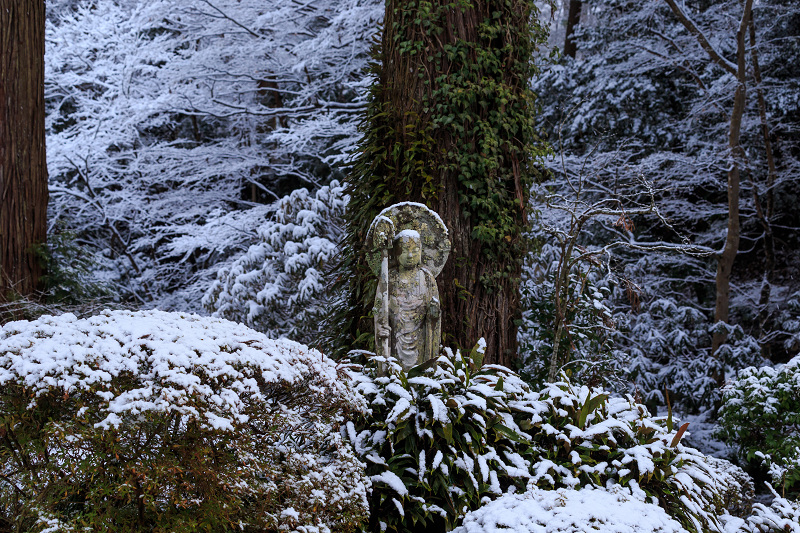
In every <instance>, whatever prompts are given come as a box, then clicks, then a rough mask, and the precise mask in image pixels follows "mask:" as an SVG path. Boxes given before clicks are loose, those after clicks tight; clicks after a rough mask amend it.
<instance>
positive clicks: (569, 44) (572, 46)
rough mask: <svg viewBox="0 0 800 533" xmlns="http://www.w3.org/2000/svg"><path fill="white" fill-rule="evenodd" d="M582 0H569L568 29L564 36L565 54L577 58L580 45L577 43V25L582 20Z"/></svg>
mask: <svg viewBox="0 0 800 533" xmlns="http://www.w3.org/2000/svg"><path fill="white" fill-rule="evenodd" d="M582 7H583V2H581V0H569V12H568V13H567V31H566V34H565V36H564V55H565V56H569V57H571V58H575V55H576V54H577V53H578V46H577V44H576V43H575V27H576V26H577V25H578V24H580V22H581V9H582Z"/></svg>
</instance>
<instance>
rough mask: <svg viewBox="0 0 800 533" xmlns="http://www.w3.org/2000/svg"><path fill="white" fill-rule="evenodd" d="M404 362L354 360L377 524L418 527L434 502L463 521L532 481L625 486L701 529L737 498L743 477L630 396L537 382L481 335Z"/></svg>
mask: <svg viewBox="0 0 800 533" xmlns="http://www.w3.org/2000/svg"><path fill="white" fill-rule="evenodd" d="M396 370H397V369H396V368H395V369H394V371H391V372H389V374H388V375H385V376H381V375H380V374H379V372H378V368H377V366H376V365H375V363H374V362H370V363H367V365H366V367H364V368H360V367H356V368H351V375H352V376H353V377H354V379H356V380H357V385H356V388H357V390H358V391H360V393H361V394H363V395H364V396H365V398H366V399H367V400H368V402H369V404H370V409H371V414H370V416H369V417H368V418H367V419H365V420H364V421H363V422H362V423H361V424H360V425H359V424H354V425H352V426H350V425H349V426H348V429H349V434H350V438H351V440H352V441H353V442H354V443H355V446H356V450H357V452H358V453H359V455H360V456H362V457H364V458H365V460H366V461H367V473H368V474H369V475H370V476H371V479H372V482H373V490H372V495H371V509H372V517H373V521H374V522H382V523H375V524H374V526H375V527H381V528H386V529H388V530H390V531H404V530H405V531H408V530H413V529H414V527H418V525H419V524H420V523H426V522H430V521H431V520H434V517H436V515H437V514H438V515H439V517H441V518H437V519H438V520H441V521H442V522H446V523H448V524H450V525H456V524H457V523H458V522H459V521H460V520H461V519H462V517H463V516H464V515H465V513H467V512H468V511H470V510H475V509H477V508H478V507H480V506H481V505H483V504H485V503H487V502H488V501H490V500H492V499H495V498H497V497H499V496H501V495H503V494H507V493H515V492H521V491H522V490H524V489H526V488H534V487H535V488H539V489H552V490H557V489H561V488H565V489H578V488H581V487H599V488H605V489H613V488H614V487H619V488H620V490H623V491H625V492H626V493H628V494H630V495H631V497H633V498H636V499H638V500H640V501H646V502H648V503H653V504H657V505H659V506H660V507H661V508H663V509H664V510H665V511H666V512H667V513H668V514H669V515H670V516H672V517H673V518H674V519H675V520H677V521H678V522H679V523H680V524H681V526H682V527H683V528H685V529H686V530H688V531H692V532H697V533H699V532H701V531H702V532H706V531H721V530H722V524H721V522H720V521H719V519H718V516H719V515H721V514H724V513H726V512H727V508H726V507H729V508H731V509H734V508H737V507H738V505H739V502H737V501H736V500H737V498H736V495H737V494H740V493H741V492H742V489H743V487H741V486H740V483H739V481H738V480H737V477H736V476H734V475H731V473H730V471H729V469H727V468H721V467H720V462H721V461H719V460H710V459H708V458H706V457H705V456H704V455H702V454H701V453H700V452H698V451H697V450H694V449H692V448H688V447H686V446H684V445H683V444H681V442H680V440H681V435H682V431H681V430H680V429H679V428H677V427H672V426H671V421H669V420H667V419H664V418H655V417H652V416H651V415H650V414H649V413H648V412H647V410H646V409H645V408H644V406H642V405H639V404H637V403H636V402H635V401H634V400H633V398H631V397H625V398H619V397H610V395H609V394H608V393H606V392H605V391H603V390H600V389H590V388H588V387H578V386H574V385H572V384H570V383H568V382H562V383H555V384H551V385H548V386H547V387H546V388H545V389H544V390H542V391H540V392H535V391H533V390H531V389H530V388H529V386H528V385H527V384H526V383H525V382H523V381H522V380H521V379H520V378H519V377H518V376H517V375H516V374H515V373H513V372H511V371H510V370H508V369H506V368H504V367H498V366H493V365H486V366H484V365H482V355H481V350H480V345H479V346H478V347H476V349H474V350H473V351H472V353H471V354H470V355H463V354H461V353H456V354H453V353H452V352H450V351H447V350H446V351H445V354H444V355H443V356H441V357H440V358H439V360H438V365H436V366H431V367H427V368H423V367H419V368H417V369H416V370H414V369H412V371H411V372H409V375H408V377H407V378H406V377H405V376H404V375H402V374H401V373H399V372H397V371H396ZM725 464H726V465H727V464H728V463H725ZM613 490H616V489H613Z"/></svg>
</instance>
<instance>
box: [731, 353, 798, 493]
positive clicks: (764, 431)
mask: <svg viewBox="0 0 800 533" xmlns="http://www.w3.org/2000/svg"><path fill="white" fill-rule="evenodd" d="M723 399H724V402H725V403H724V405H723V406H722V409H721V410H720V424H721V426H722V428H723V432H722V435H723V437H724V438H725V439H726V440H727V441H728V442H730V443H732V444H734V445H736V446H737V447H738V449H739V452H740V453H741V455H742V456H743V457H744V458H746V459H747V460H750V461H764V462H765V463H766V464H765V465H764V466H766V467H767V468H768V469H769V473H770V475H771V477H772V479H773V482H775V483H776V484H777V485H781V486H783V487H784V488H785V489H791V488H793V487H795V488H796V487H800V356H796V357H795V358H793V359H792V360H790V361H789V362H788V363H786V364H784V365H779V366H777V367H768V366H767V367H761V368H756V367H749V368H746V369H744V370H741V371H740V372H739V373H738V375H737V378H736V380H735V381H733V382H732V383H730V384H728V385H727V386H726V387H725V388H724V389H723Z"/></svg>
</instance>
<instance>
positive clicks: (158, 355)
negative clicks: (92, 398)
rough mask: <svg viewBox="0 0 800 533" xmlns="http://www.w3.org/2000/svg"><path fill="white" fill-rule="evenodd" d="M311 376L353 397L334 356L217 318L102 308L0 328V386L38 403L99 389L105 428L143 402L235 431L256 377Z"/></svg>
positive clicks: (254, 393) (144, 406) (147, 407)
mask: <svg viewBox="0 0 800 533" xmlns="http://www.w3.org/2000/svg"><path fill="white" fill-rule="evenodd" d="M124 374H127V375H130V376H131V377H133V378H134V380H135V382H134V384H133V385H132V387H131V388H130V389H127V390H122V391H121V390H119V389H118V388H114V387H112V384H111V380H112V379H114V378H115V377H119V376H121V375H124ZM309 375H315V376H318V377H319V378H320V379H321V380H322V381H321V384H323V385H324V386H325V387H329V388H330V390H331V391H334V393H336V394H341V395H342V396H343V397H349V398H356V401H357V397H356V396H354V395H352V394H348V393H347V391H348V389H347V388H346V385H345V384H343V383H342V382H341V381H340V380H339V379H338V378H337V371H336V365H335V363H334V362H333V361H332V360H330V359H328V358H326V357H325V356H323V355H322V354H321V353H320V352H318V351H317V350H314V349H310V348H307V347H306V346H303V345H301V344H298V343H296V342H293V341H289V340H284V339H280V340H272V339H269V338H267V337H266V336H265V335H264V334H262V333H258V332H256V331H253V330H251V329H249V328H247V327H246V326H243V325H241V324H236V323H234V322H229V321H227V320H223V319H219V318H210V317H201V316H198V315H189V314H180V313H168V312H163V311H138V312H130V311H113V312H112V311H105V312H104V313H102V314H100V315H97V316H93V317H91V318H86V319H78V318H76V317H75V316H74V315H71V314H65V315H61V316H44V317H41V318H40V319H38V320H36V321H33V322H27V321H18V322H10V323H8V324H6V325H5V326H3V327H2V328H1V329H0V386H3V385H5V384H6V383H9V382H17V383H24V384H25V386H27V387H29V388H30V390H31V391H32V392H33V393H34V394H35V397H34V399H33V401H32V402H35V401H36V400H35V398H36V397H38V396H39V395H41V394H43V393H45V392H47V391H48V390H50V389H52V388H56V389H61V390H63V391H64V392H65V393H68V394H72V393H73V392H75V391H80V390H87V391H88V390H91V389H92V388H94V389H95V391H96V392H95V394H97V396H99V397H100V398H101V412H100V413H98V414H99V416H101V417H103V418H102V420H101V421H100V422H99V423H97V424H96V426H97V427H102V428H109V427H118V426H119V424H120V423H121V422H122V420H123V419H124V418H125V417H126V416H134V415H138V414H140V413H142V412H146V411H171V412H177V413H180V414H182V415H185V416H188V417H191V418H194V419H197V420H198V421H199V422H200V423H201V424H203V425H205V426H206V427H208V428H212V429H217V430H231V429H233V426H234V425H237V424H240V423H244V422H246V421H247V416H246V415H245V414H244V413H243V410H244V402H243V400H242V397H241V396H242V395H250V396H251V397H260V395H261V394H262V393H261V391H260V388H259V385H258V383H257V379H258V380H263V382H266V383H276V382H279V381H282V382H289V383H297V382H299V381H301V380H307V379H308V378H309ZM32 405H33V403H32ZM198 408H199V409H200V410H198Z"/></svg>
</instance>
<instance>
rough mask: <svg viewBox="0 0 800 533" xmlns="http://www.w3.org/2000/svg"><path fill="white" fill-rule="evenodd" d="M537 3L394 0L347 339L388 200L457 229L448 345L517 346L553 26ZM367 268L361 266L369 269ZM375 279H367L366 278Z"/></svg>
mask: <svg viewBox="0 0 800 533" xmlns="http://www.w3.org/2000/svg"><path fill="white" fill-rule="evenodd" d="M534 13H535V8H534V6H533V2H531V1H528V0H511V1H500V0H474V1H472V2H469V3H464V2H457V3H454V2H451V1H449V0H435V1H433V2H422V1H419V0H414V1H408V0H388V1H387V3H386V16H385V19H384V33H383V38H382V40H381V44H380V47H379V49H378V50H377V54H376V55H377V56H378V59H379V60H380V64H379V65H376V66H375V68H376V74H377V78H378V79H377V83H376V84H375V86H373V88H372V101H371V104H370V109H369V111H368V113H367V120H366V122H365V124H366V127H365V130H364V131H365V141H364V143H363V145H362V148H361V154H360V155H359V157H358V159H357V161H356V164H355V171H354V175H353V176H351V179H350V182H351V183H352V184H353V185H352V189H351V191H350V193H351V201H350V204H349V206H348V213H349V214H348V215H347V216H348V226H349V227H348V231H349V235H348V241H349V242H348V248H349V250H348V252H349V253H351V254H352V256H351V260H352V263H351V264H350V266H349V272H348V273H347V274H346V276H347V278H348V279H349V283H350V300H349V302H348V304H349V306H350V308H351V309H352V310H353V311H352V313H357V314H358V318H357V319H355V320H350V321H349V322H347V323H346V325H345V326H344V329H345V330H349V332H350V334H351V336H352V337H351V338H357V337H359V335H361V337H364V336H365V335H367V334H366V333H364V332H366V331H368V330H369V329H371V327H370V325H369V322H368V321H367V320H364V317H366V316H367V315H368V313H369V309H370V308H371V306H372V298H373V297H374V281H371V280H370V281H369V283H371V285H369V286H368V285H367V282H368V278H371V277H372V276H368V275H367V274H364V267H363V266H359V265H360V264H362V263H363V249H362V248H363V238H364V234H365V233H366V229H367V227H368V225H369V223H370V222H371V221H372V218H373V217H374V216H375V215H377V213H378V212H379V211H380V209H382V208H384V207H387V206H388V205H391V204H392V203H396V202H401V201H415V202H420V203H424V204H426V205H427V206H428V207H430V208H432V209H433V210H434V211H436V212H438V213H439V215H440V216H441V217H442V219H443V220H444V222H445V224H446V225H447V227H448V229H449V231H450V240H451V242H452V251H451V253H450V259H449V260H448V262H447V264H446V265H445V267H444V270H443V271H442V273H441V274H440V275H439V277H438V278H437V282H438V284H439V294H440V298H441V304H442V306H441V308H442V332H443V336H444V341H443V342H444V344H445V345H449V346H453V345H455V346H459V347H462V348H471V347H472V346H473V345H474V344H475V343H476V342H477V340H478V339H479V338H480V337H484V338H485V340H486V344H487V348H486V358H485V360H486V361H487V362H491V363H500V364H504V365H512V363H513V362H514V360H515V357H516V353H517V338H516V337H517V323H516V321H517V319H518V318H519V280H520V273H521V264H522V259H523V256H524V253H525V238H524V236H523V233H524V231H525V229H526V227H527V226H526V224H527V222H526V212H525V206H526V204H527V199H528V191H529V189H530V186H531V184H532V174H533V165H532V157H533V156H534V155H535V154H536V153H537V150H540V151H541V148H539V147H538V145H535V134H534V129H533V124H532V116H533V114H534V106H533V98H534V97H533V95H532V93H530V89H529V87H528V83H529V79H530V77H531V76H532V75H533V73H534V72H535V67H534V66H533V64H532V62H531V59H532V57H533V55H532V54H533V50H534V49H535V47H536V45H537V44H538V43H540V42H542V40H543V36H544V32H542V31H541V27H540V26H538V23H537V22H536V20H537V19H536V18H535V17H534V18H533V23H531V20H532V15H533V14H534ZM359 269H360V270H359ZM364 287H369V288H364Z"/></svg>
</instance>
